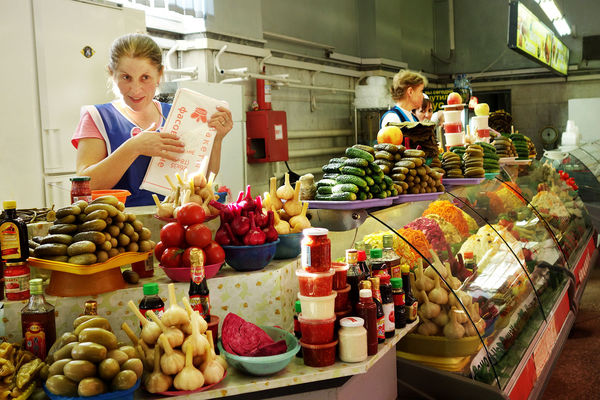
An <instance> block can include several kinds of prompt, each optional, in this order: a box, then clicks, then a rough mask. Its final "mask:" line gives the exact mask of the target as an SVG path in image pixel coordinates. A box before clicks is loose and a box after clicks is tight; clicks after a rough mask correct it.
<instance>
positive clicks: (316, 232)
mask: <svg viewBox="0 0 600 400" xmlns="http://www.w3.org/2000/svg"><path fill="white" fill-rule="evenodd" d="M302 233H303V234H304V235H305V236H323V235H327V233H329V231H328V230H327V229H325V228H306V229H303V230H302Z"/></svg>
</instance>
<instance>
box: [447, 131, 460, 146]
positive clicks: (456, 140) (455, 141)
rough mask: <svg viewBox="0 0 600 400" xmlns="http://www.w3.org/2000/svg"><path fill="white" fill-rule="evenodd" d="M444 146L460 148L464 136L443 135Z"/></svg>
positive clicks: (457, 134) (458, 134) (455, 134)
mask: <svg viewBox="0 0 600 400" xmlns="http://www.w3.org/2000/svg"><path fill="white" fill-rule="evenodd" d="M444 138H445V139H446V146H461V145H463V144H464V135H463V134H462V132H459V133H444Z"/></svg>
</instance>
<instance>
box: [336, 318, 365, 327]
mask: <svg viewBox="0 0 600 400" xmlns="http://www.w3.org/2000/svg"><path fill="white" fill-rule="evenodd" d="M364 325H365V320H364V319H362V318H359V317H346V318H342V319H341V320H340V326H343V327H345V328H358V327H361V326H364Z"/></svg>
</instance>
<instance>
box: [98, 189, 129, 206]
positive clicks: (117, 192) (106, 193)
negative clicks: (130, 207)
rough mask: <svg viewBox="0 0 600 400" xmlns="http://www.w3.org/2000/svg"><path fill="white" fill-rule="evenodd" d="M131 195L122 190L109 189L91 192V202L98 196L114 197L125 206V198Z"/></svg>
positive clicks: (127, 191)
mask: <svg viewBox="0 0 600 400" xmlns="http://www.w3.org/2000/svg"><path fill="white" fill-rule="evenodd" d="M130 194H131V193H130V192H129V190H122V189H110V190H92V200H94V199H96V198H98V197H100V196H109V195H112V196H115V197H116V198H117V200H119V201H120V202H121V203H123V204H125V201H126V200H127V196H129V195H130Z"/></svg>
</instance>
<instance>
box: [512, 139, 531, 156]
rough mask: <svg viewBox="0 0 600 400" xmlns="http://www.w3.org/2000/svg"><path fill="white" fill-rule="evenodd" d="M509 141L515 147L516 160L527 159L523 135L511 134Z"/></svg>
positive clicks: (527, 146) (526, 147)
mask: <svg viewBox="0 0 600 400" xmlns="http://www.w3.org/2000/svg"><path fill="white" fill-rule="evenodd" d="M510 140H512V143H513V145H514V146H515V150H516V152H517V157H518V158H529V145H528V144H527V139H525V136H524V135H521V134H519V133H513V134H511V135H510Z"/></svg>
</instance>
